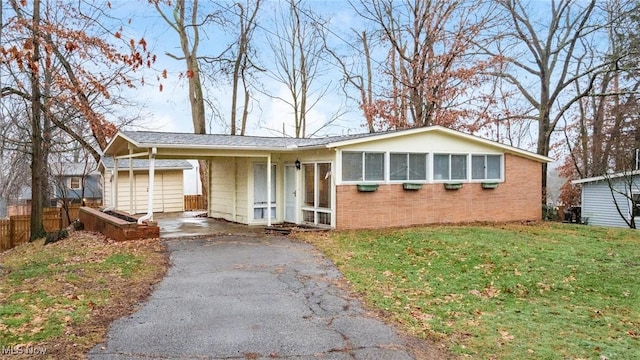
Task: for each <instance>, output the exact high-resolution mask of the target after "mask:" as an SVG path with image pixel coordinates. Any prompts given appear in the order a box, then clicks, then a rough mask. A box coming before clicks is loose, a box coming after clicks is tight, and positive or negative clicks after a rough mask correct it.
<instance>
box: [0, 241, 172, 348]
mask: <svg viewBox="0 0 640 360" xmlns="http://www.w3.org/2000/svg"><path fill="white" fill-rule="evenodd" d="M167 266H168V255H167V250H166V248H165V246H164V245H163V244H162V242H161V241H160V240H159V239H150V240H139V241H129V242H113V241H111V240H108V239H106V238H105V237H104V236H102V235H99V234H94V233H89V232H83V231H80V232H73V233H71V234H70V236H69V237H68V238H67V239H64V240H61V241H59V242H56V243H53V244H48V245H46V246H45V245H44V240H39V241H35V242H32V243H27V244H24V245H21V246H18V247H16V248H14V249H12V250H9V251H6V252H4V253H1V254H0V345H2V347H3V349H4V350H5V351H8V350H12V351H14V354H17V356H12V357H11V358H20V357H28V354H26V352H27V350H30V351H40V352H42V351H43V350H45V351H46V357H48V358H55V359H77V358H84V357H85V353H86V352H87V351H88V350H89V349H90V348H91V347H92V346H93V345H95V344H97V343H99V342H100V341H102V339H103V338H104V335H105V334H106V330H107V328H108V326H109V324H110V323H111V322H112V321H113V320H115V319H117V318H119V317H121V316H124V315H126V314H129V313H131V312H132V311H133V310H134V307H135V305H136V304H137V303H138V302H140V301H141V300H144V299H145V298H146V297H147V296H148V295H149V294H150V292H151V290H152V287H153V285H154V284H156V283H157V282H158V281H159V280H160V279H161V278H162V277H163V276H164V274H165V272H166V269H167ZM20 352H23V354H22V355H21V356H20V354H18V353H20ZM5 355H6V353H5Z"/></svg>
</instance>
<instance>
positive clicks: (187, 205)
mask: <svg viewBox="0 0 640 360" xmlns="http://www.w3.org/2000/svg"><path fill="white" fill-rule="evenodd" d="M206 208H207V202H206V201H205V199H204V196H202V195H185V196H184V211H192V210H206Z"/></svg>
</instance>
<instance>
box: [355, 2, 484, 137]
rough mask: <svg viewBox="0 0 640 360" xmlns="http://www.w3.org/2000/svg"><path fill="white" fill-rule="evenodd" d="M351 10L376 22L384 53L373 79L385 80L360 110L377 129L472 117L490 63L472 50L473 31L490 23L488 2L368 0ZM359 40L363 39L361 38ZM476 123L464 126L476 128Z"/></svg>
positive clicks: (450, 123) (453, 122)
mask: <svg viewBox="0 0 640 360" xmlns="http://www.w3.org/2000/svg"><path fill="white" fill-rule="evenodd" d="M354 8H355V9H356V11H358V13H359V14H360V15H361V16H362V17H363V18H365V19H366V20H368V21H369V22H370V23H372V24H375V26H376V27H377V28H378V33H377V34H378V36H379V37H380V39H382V44H383V45H385V46H386V48H385V51H386V54H387V57H386V60H385V61H384V66H383V67H382V68H381V69H380V71H381V74H380V75H379V76H378V77H377V78H376V81H375V82H376V83H384V84H388V85H387V87H386V88H385V89H382V91H380V92H379V93H378V99H377V100H375V101H372V102H369V104H367V106H365V107H364V108H363V110H364V112H365V117H366V118H369V117H371V116H372V117H375V118H377V119H379V120H378V121H379V122H380V124H379V125H380V127H383V128H405V127H421V126H429V125H433V124H439V125H444V126H448V127H460V126H462V122H463V121H466V120H467V118H469V117H471V116H470V115H471V113H472V112H471V106H470V104H471V103H472V102H473V99H474V97H475V96H474V93H473V92H472V91H471V89H475V88H477V86H478V84H479V81H480V80H481V79H482V77H481V76H482V74H483V70H484V69H485V68H486V67H487V66H488V65H489V64H490V60H491V59H488V58H486V57H484V58H479V57H477V56H476V55H475V54H474V51H473V49H474V47H475V44H474V42H475V41H477V36H478V34H479V33H480V32H481V31H482V30H483V29H485V28H486V27H487V26H490V21H491V19H492V18H491V16H492V14H493V13H494V5H493V4H492V3H490V2H484V1H475V2H459V1H428V0H402V1H394V0H373V1H360V2H359V4H358V5H357V6H356V5H354ZM363 43H364V42H363ZM474 117H476V118H477V119H478V121H473V122H472V123H467V124H465V125H466V126H467V127H469V128H472V130H475V129H476V128H478V127H479V126H478V125H480V124H479V121H480V118H481V117H482V115H479V114H475V116H474Z"/></svg>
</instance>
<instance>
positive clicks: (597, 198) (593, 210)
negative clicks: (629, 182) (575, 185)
mask: <svg viewBox="0 0 640 360" xmlns="http://www.w3.org/2000/svg"><path fill="white" fill-rule="evenodd" d="M614 186H615V187H616V188H617V189H620V190H621V191H625V187H624V184H622V183H621V182H620V181H616V182H614ZM615 195H616V201H617V203H618V206H619V207H620V210H621V211H622V213H623V214H625V215H627V214H629V201H628V199H627V198H626V197H625V196H624V195H621V194H617V193H616V194H615ZM627 216H628V215H627ZM582 217H583V218H588V220H587V221H588V223H589V224H590V225H602V226H613V227H627V224H626V223H625V222H624V220H623V219H622V218H621V217H620V214H619V213H618V211H617V210H616V206H615V203H614V202H613V196H612V195H611V190H610V189H609V184H608V183H607V181H598V182H593V183H585V184H583V185H582Z"/></svg>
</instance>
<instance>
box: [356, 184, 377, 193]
mask: <svg viewBox="0 0 640 360" xmlns="http://www.w3.org/2000/svg"><path fill="white" fill-rule="evenodd" d="M378 186H379V185H378V184H358V191H360V192H372V191H376V190H378Z"/></svg>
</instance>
